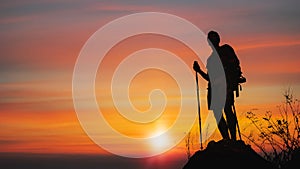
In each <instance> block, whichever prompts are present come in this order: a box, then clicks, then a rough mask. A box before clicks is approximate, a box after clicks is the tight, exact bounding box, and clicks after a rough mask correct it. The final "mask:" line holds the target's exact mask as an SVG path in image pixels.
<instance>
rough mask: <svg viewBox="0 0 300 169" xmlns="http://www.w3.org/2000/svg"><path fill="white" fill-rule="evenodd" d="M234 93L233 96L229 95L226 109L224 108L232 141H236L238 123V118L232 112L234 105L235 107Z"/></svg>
mask: <svg viewBox="0 0 300 169" xmlns="http://www.w3.org/2000/svg"><path fill="white" fill-rule="evenodd" d="M233 97H234V95H233V92H232V94H229V95H227V100H226V103H225V108H224V112H225V115H226V120H227V125H228V128H229V132H230V136H231V139H232V140H236V125H237V121H236V117H235V114H234V112H233V110H232V105H233V102H234V100H233Z"/></svg>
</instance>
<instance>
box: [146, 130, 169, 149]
mask: <svg viewBox="0 0 300 169" xmlns="http://www.w3.org/2000/svg"><path fill="white" fill-rule="evenodd" d="M165 132H166V130H165V129H164V128H159V129H158V130H156V131H155V132H154V133H153V134H151V135H152V138H153V139H151V143H150V144H151V147H152V148H153V149H155V150H161V149H164V148H166V147H168V146H169V144H171V142H170V137H169V136H168V135H166V134H164V133H165Z"/></svg>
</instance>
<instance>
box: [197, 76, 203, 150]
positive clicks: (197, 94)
mask: <svg viewBox="0 0 300 169" xmlns="http://www.w3.org/2000/svg"><path fill="white" fill-rule="evenodd" d="M196 86H197V101H198V118H199V130H200V150H202V149H203V147H202V129H201V116H200V99H199V86H198V73H197V72H196Z"/></svg>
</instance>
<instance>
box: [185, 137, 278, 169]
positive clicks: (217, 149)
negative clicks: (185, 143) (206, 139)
mask: <svg viewBox="0 0 300 169" xmlns="http://www.w3.org/2000/svg"><path fill="white" fill-rule="evenodd" d="M202 166H205V167H206V168H221V169H227V168H228V169H235V168H239V169H245V168H247V169H248V168H249V169H274V167H272V165H271V164H270V163H269V162H268V161H266V160H265V159H264V158H262V157H261V156H260V155H259V154H257V153H256V152H255V151H254V150H253V149H252V148H251V147H250V145H246V144H245V143H244V142H243V141H230V140H221V141H218V142H215V141H211V142H210V143H209V144H208V145H207V148H206V149H204V150H199V151H197V152H196V153H195V154H194V155H193V156H192V157H191V158H190V159H189V161H188V162H187V163H186V164H185V165H184V167H183V169H199V168H202Z"/></svg>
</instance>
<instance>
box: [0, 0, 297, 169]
mask: <svg viewBox="0 0 300 169" xmlns="http://www.w3.org/2000/svg"><path fill="white" fill-rule="evenodd" d="M299 6H300V2H299V1H296V0H285V1H282V0H275V1H274V0H266V1H259V0H252V1H246V0H228V1H223V0H203V1H197V0H186V1H182V0H173V1H165V0H163V1H158V0H154V1H146V0H140V1H137V0H131V1H121V0H116V1H96V0H95V1H94V0H87V1H79V0H74V1H71V0H65V1H58V0H53V1H50V0H42V1H36V0H29V1H8V0H6V1H1V5H0V30H1V31H0V38H1V41H0V128H1V130H0V153H1V154H4V156H5V154H11V153H14V154H18V153H40V154H88V155H91V154H92V155H94V154H97V155H100V156H101V157H102V156H103V158H105V157H106V156H110V155H111V154H110V153H109V152H107V151H105V150H103V149H102V148H100V147H99V146H98V145H96V144H95V143H94V142H93V141H92V140H91V139H90V138H89V136H88V135H87V134H86V133H85V131H84V130H83V128H82V127H81V125H80V122H79V120H78V119H77V115H76V112H75V109H74V105H73V98H72V78H73V70H74V66H75V63H76V59H77V57H78V56H79V53H80V51H81V49H82V47H83V46H84V44H85V43H86V41H87V40H88V39H89V38H90V36H91V35H93V34H94V33H95V32H96V31H97V30H98V29H99V28H101V27H102V26H104V25H105V24H107V23H109V22H110V21H113V20H114V19H117V18H119V17H122V16H125V15H129V14H134V13H137V12H162V13H169V14H172V15H176V16H178V17H181V18H184V19H186V20H188V21H189V22H191V23H193V24H194V25H196V26H197V27H198V28H199V29H201V30H202V31H203V32H204V33H207V32H208V31H209V30H216V31H218V32H219V33H220V36H221V44H224V43H227V44H230V45H231V46H232V47H233V48H234V49H235V51H236V53H237V55H238V57H239V59H240V62H241V67H242V71H243V74H244V75H245V77H246V78H247V82H246V83H245V84H243V86H242V87H243V90H242V91H241V93H240V97H239V98H237V100H236V107H237V111H238V118H239V122H240V126H241V128H245V127H247V125H248V123H247V120H246V119H245V113H246V112H247V111H250V110H252V109H256V110H255V112H256V113H258V114H264V113H265V111H268V110H272V111H274V112H276V110H277V108H276V106H278V105H280V104H281V103H282V102H283V99H284V98H283V95H282V94H283V92H284V91H285V90H286V89H287V88H291V89H292V91H293V95H294V96H295V97H296V98H299V97H300V78H299V77H300V76H299V75H300V66H299V64H300V53H299V47H300V32H299V30H300V21H299V16H300V11H299ZM158 26H159V25H158ZM120 29H122V28H120ZM143 38H145V39H147V42H145V41H144V40H143ZM126 42H127V44H126ZM158 42H160V43H158ZM164 42H165V43H164ZM126 45H127V46H126ZM148 47H152V48H153V47H157V48H164V49H168V50H170V51H173V53H176V54H178V55H180V57H181V58H182V59H183V60H184V61H185V62H186V63H187V65H188V66H189V67H190V69H191V71H192V63H193V60H195V59H196V57H195V56H193V54H192V53H191V52H190V51H188V50H187V49H185V48H184V46H182V45H181V44H178V43H177V42H174V41H172V40H170V39H168V38H165V37H159V36H155V35H145V36H144V37H143V36H140V37H133V38H132V39H131V40H130V39H128V40H127V41H123V42H122V43H120V44H118V46H116V47H115V48H114V49H112V50H111V51H110V53H108V54H107V55H106V58H105V59H104V60H103V63H101V64H102V67H101V69H102V72H104V74H103V75H102V76H100V75H97V80H96V81H95V84H96V87H95V91H96V96H97V99H98V100H97V101H98V102H102V101H103V100H105V103H104V104H102V106H101V105H100V107H101V109H102V111H103V115H104V116H105V118H106V119H107V121H108V122H109V124H110V125H112V127H113V128H114V129H116V130H117V131H119V132H121V133H123V134H125V135H128V136H132V137H146V136H149V135H155V134H157V132H163V131H160V128H159V127H157V126H163V127H162V128H167V127H168V126H170V125H171V124H172V123H173V121H174V120H175V119H176V117H177V116H176V113H175V115H174V114H172V113H173V112H174V111H176V110H178V109H179V108H178V104H177V103H178V100H176V97H177V96H178V86H177V85H176V82H175V81H174V79H172V78H171V77H170V76H168V75H166V74H164V73H162V72H159V71H155V70H152V71H145V72H144V74H139V75H137V76H136V78H135V79H134V80H133V81H132V86H130V93H131V96H132V97H133V99H132V101H133V104H134V105H136V106H137V108H138V109H140V110H141V111H145V110H147V108H148V107H149V102H148V101H149V100H148V99H149V98H148V94H149V92H150V91H151V89H155V88H156V87H158V88H161V89H162V90H166V94H167V95H168V96H167V98H168V100H169V101H170V105H171V106H170V107H166V109H165V112H164V114H163V116H161V118H162V119H161V120H162V122H160V123H157V124H156V123H154V124H151V125H149V126H143V125H136V124H131V123H128V122H126V121H124V119H122V117H121V116H120V115H118V114H117V113H118V112H116V109H115V108H114V107H113V106H112V104H111V98H109V92H110V88H109V82H110V81H109V78H111V75H112V73H113V71H114V67H115V66H116V64H117V63H118V62H120V61H121V58H122V57H126V56H127V55H129V54H130V53H132V52H134V51H137V50H140V49H143V48H148ZM202 68H203V69H204V67H203V65H202ZM182 78H185V77H182ZM103 79H104V80H103ZM145 79H147V81H146V82H145ZM148 79H151V80H150V81H151V82H149V81H148ZM107 83H108V84H107ZM156 85H157V86H156ZM192 87H194V86H192ZM191 92H196V89H195V88H191ZM200 93H201V104H202V105H203V107H202V109H201V110H202V111H203V115H204V116H205V117H206V115H207V107H205V106H206V82H205V81H204V80H202V79H201V80H200ZM102 103H103V102H102ZM179 106H180V105H179ZM191 110H196V108H195V107H192V108H191ZM195 124H196V125H195V129H193V130H195V131H194V132H195V137H196V139H198V133H197V131H198V129H197V127H198V126H197V123H195ZM182 134H184V133H182ZM107 137H110V135H109V134H107ZM219 137H220V136H219V133H218V132H216V133H215V134H213V135H212V137H211V138H210V139H219ZM195 142H198V140H196V141H195ZM112 144H113V141H112ZM114 146H116V147H118V146H119V145H114ZM154 146H155V143H154ZM196 146H198V145H196ZM120 147H123V146H120ZM128 148H129V149H130V148H131V147H128ZM195 149H197V147H195ZM123 151H128V150H126V149H124V150H123ZM162 156H163V157H165V158H166V157H170V158H168V159H169V160H170V159H171V157H173V156H174V157H175V156H176V158H181V159H182V158H183V159H184V158H186V157H185V156H186V155H185V147H184V140H183V141H182V142H181V143H180V144H178V145H177V146H176V147H174V148H173V149H171V150H170V151H168V152H167V153H166V154H165V155H162ZM160 158H161V157H160V156H159V157H157V158H155V157H154V158H153V159H149V160H148V161H146V162H145V163H147V167H148V168H151V167H153V168H155V167H159V166H162V165H161V164H160V162H161V163H165V161H161V159H160ZM102 160H103V159H102ZM111 160H117V159H116V158H115V157H114V158H111ZM100 161H101V160H100ZM170 161H171V160H170ZM152 162H153V165H151V164H152ZM184 162H185V161H184V160H183V163H184ZM183 163H181V164H180V165H182V164H183ZM106 165H107V168H109V167H110V166H109V165H110V163H107V164H106ZM142 168H143V167H142ZM179 168H180V167H179Z"/></svg>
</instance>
